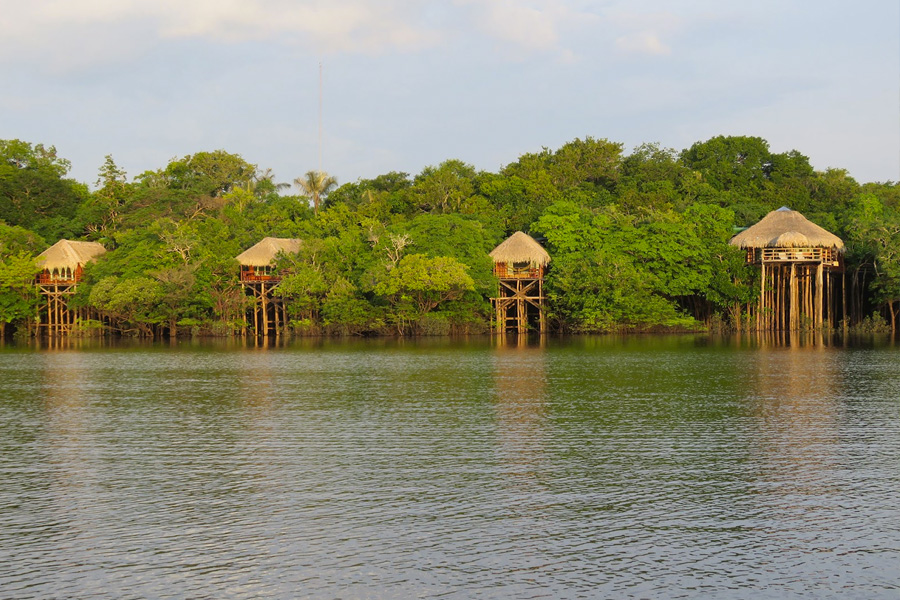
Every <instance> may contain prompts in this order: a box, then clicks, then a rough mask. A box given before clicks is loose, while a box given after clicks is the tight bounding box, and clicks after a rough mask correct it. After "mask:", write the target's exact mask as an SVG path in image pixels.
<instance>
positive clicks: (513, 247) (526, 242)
mask: <svg viewBox="0 0 900 600" xmlns="http://www.w3.org/2000/svg"><path fill="white" fill-rule="evenodd" d="M491 258H492V259H494V264H498V263H506V264H510V265H513V264H522V263H528V264H529V265H531V266H532V267H534V268H538V267H545V266H547V264H548V263H549V262H550V255H549V254H547V251H546V250H544V248H543V247H542V246H541V245H540V244H538V243H537V242H536V241H535V240H534V238H533V237H531V236H530V235H528V234H527V233H523V232H521V231H517V232H515V233H514V234H512V235H511V236H509V237H508V238H506V240H505V241H504V242H503V243H502V244H500V245H499V246H497V247H496V248H494V249H493V250H492V251H491Z"/></svg>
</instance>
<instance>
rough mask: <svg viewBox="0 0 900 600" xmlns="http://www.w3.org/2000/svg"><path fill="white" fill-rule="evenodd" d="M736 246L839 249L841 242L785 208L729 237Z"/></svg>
mask: <svg viewBox="0 0 900 600" xmlns="http://www.w3.org/2000/svg"><path fill="white" fill-rule="evenodd" d="M730 243H731V245H732V246H738V247H740V248H798V247H804V248H834V249H835V250H838V251H843V249H844V242H843V241H841V238H839V237H838V236H836V235H834V234H833V233H831V232H829V231H826V230H825V229H823V228H821V227H819V226H818V225H816V224H815V223H812V222H810V221H809V220H808V219H807V218H806V217H804V216H803V215H801V214H800V213H798V212H797V211H795V210H791V209H789V208H784V207H782V208H779V209H778V210H773V211H772V212H770V213H769V214H767V215H766V216H765V217H763V218H762V220H760V222H759V223H757V224H756V225H754V226H753V227H749V228H748V229H746V230H745V231H742V232H741V233H739V234H737V235H736V236H734V237H733V238H731V242H730Z"/></svg>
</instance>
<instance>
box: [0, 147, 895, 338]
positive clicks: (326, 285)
mask: <svg viewBox="0 0 900 600" xmlns="http://www.w3.org/2000/svg"><path fill="white" fill-rule="evenodd" d="M70 166H71V165H70V163H69V162H68V161H67V160H66V159H64V158H62V157H59V156H58V155H57V153H56V150H55V148H53V147H52V146H44V145H42V144H32V143H29V142H24V141H20V140H0V338H3V337H8V336H10V335H12V334H15V335H17V336H21V337H30V336H34V335H37V334H38V332H39V327H38V321H37V316H38V314H39V311H40V309H41V297H40V294H39V293H38V289H37V286H36V285H35V277H36V276H37V274H38V273H39V272H40V270H41V269H40V267H39V266H38V265H37V262H36V260H35V258H36V256H37V255H38V254H39V253H40V252H42V251H44V250H46V249H47V248H48V247H49V246H51V245H52V244H54V243H55V242H56V241H57V240H60V239H70V240H79V241H89V242H97V243H99V244H102V245H103V247H104V248H105V249H106V253H105V254H103V255H102V256H99V257H98V258H97V259H96V260H95V261H93V262H91V263H89V264H87V265H85V268H84V272H83V273H80V274H79V275H80V280H79V283H78V285H77V288H76V289H75V291H74V294H73V295H72V296H71V297H69V298H67V301H68V302H69V306H70V307H71V308H72V309H73V310H77V311H79V312H80V313H81V314H83V315H85V316H87V317H89V318H84V319H82V320H80V321H79V322H78V323H77V325H76V327H75V329H74V331H73V333H72V334H70V335H76V336H78V335H80V336H94V335H116V336H136V337H146V338H164V337H178V336H195V337H196V336H221V337H226V336H241V335H244V336H252V335H254V333H255V332H253V331H252V329H248V319H247V313H248V304H249V302H250V301H251V298H249V297H248V296H247V295H246V293H245V290H244V289H243V288H242V286H241V284H240V281H239V265H238V263H237V261H236V260H235V257H236V256H238V255H239V254H240V253H242V252H244V251H245V250H247V249H248V248H250V247H251V246H253V245H254V244H256V243H257V242H259V241H260V240H261V239H263V238H265V237H270V236H271V237H278V238H291V239H298V240H300V241H301V243H300V245H299V251H298V252H297V253H296V254H294V253H288V254H284V253H282V254H280V255H279V256H278V258H277V260H276V263H275V264H274V265H273V269H274V271H273V272H274V273H277V274H278V276H279V278H280V280H281V281H280V284H279V285H278V286H277V288H276V289H275V291H274V292H273V293H274V294H276V295H277V296H278V299H279V301H280V302H281V303H282V304H283V306H284V311H285V323H283V331H282V333H283V334H284V335H289V336H398V335H399V336H406V335H417V336H427V335H449V334H480V333H486V332H488V331H489V329H490V319H491V305H490V301H489V298H490V297H492V296H494V295H495V293H496V289H497V285H498V284H497V279H496V278H495V276H494V274H493V271H492V266H493V265H492V261H491V259H490V257H489V252H490V251H491V250H492V249H493V248H495V247H496V246H497V245H498V244H499V243H500V242H501V241H503V240H504V239H506V238H507V237H508V236H509V235H510V234H512V233H514V232H516V231H524V232H526V233H528V234H530V235H531V236H533V237H534V238H536V239H538V241H540V243H541V244H542V245H543V246H544V248H545V249H546V250H547V251H548V252H549V254H550V256H551V257H552V263H551V265H550V268H549V270H548V273H547V276H546V280H545V284H544V285H545V287H544V290H545V291H544V293H545V296H546V302H547V304H546V306H547V323H548V326H549V329H550V331H552V332H556V333H564V334H569V333H608V332H618V333H625V332H655V333H663V332H679V331H684V332H692V331H706V332H717V331H735V330H737V331H740V330H747V329H751V328H752V327H751V324H750V323H749V319H748V318H747V315H749V310H750V307H751V306H753V305H754V303H755V302H756V301H757V299H758V296H759V293H760V292H759V287H760V274H759V269H758V268H756V267H754V266H753V265H748V264H746V255H745V252H744V251H742V250H740V249H738V248H735V247H733V246H730V245H729V243H728V242H729V240H730V239H731V238H732V236H733V235H734V234H735V233H736V232H738V231H740V230H742V229H743V228H746V227H748V226H751V225H753V224H754V223H756V222H757V221H759V220H760V219H761V218H762V217H763V216H764V215H766V214H767V213H768V212H770V211H772V210H775V209H778V208H780V207H782V206H787V207H790V208H791V209H794V210H797V211H800V212H802V213H803V214H804V215H805V216H806V217H807V218H808V219H809V220H810V221H812V222H813V223H815V224H817V225H819V226H821V227H824V228H825V229H827V230H828V231H830V232H833V233H834V234H835V235H837V236H838V237H840V238H841V239H842V240H843V241H844V243H845V244H846V249H845V252H844V255H843V261H844V265H845V269H846V270H845V277H846V280H845V281H846V284H845V292H846V305H845V306H846V319H845V320H844V321H842V322H839V323H825V325H824V327H825V328H835V327H839V328H847V329H851V330H854V331H867V332H874V331H891V332H895V331H896V329H897V315H898V313H900V252H898V251H897V249H900V184H898V183H895V182H882V183H858V182H857V181H855V180H854V179H853V178H852V177H851V176H850V175H849V174H848V173H847V171H845V170H843V169H837V168H831V169H827V170H825V171H816V170H814V169H813V168H812V166H811V165H810V163H809V160H808V158H807V157H806V156H804V155H802V154H801V153H800V152H798V151H796V150H791V151H789V152H785V153H773V152H771V151H770V149H769V145H768V143H767V142H766V141H765V140H763V139H761V138H758V137H747V136H718V137H714V138H711V139H709V140H707V141H704V142H697V143H695V144H693V145H692V146H691V147H690V148H687V149H684V150H681V151H676V150H673V149H668V148H663V147H661V146H659V145H657V144H644V145H641V146H639V147H637V148H636V149H634V151H632V152H631V153H630V154H625V152H624V147H623V145H622V144H620V143H617V142H612V141H609V140H605V139H595V138H591V137H586V138H584V139H575V140H573V141H571V142H568V143H566V144H564V145H563V146H561V147H560V148H558V149H555V150H551V149H546V148H545V149H543V150H542V151H540V152H536V153H526V154H523V155H521V156H520V157H519V159H518V160H517V161H515V162H513V163H511V164H509V165H506V166H504V167H502V168H501V169H499V170H498V171H497V172H488V171H478V170H476V169H475V168H474V167H472V166H471V165H468V164H466V163H464V162H462V161H460V160H447V161H444V162H442V163H440V164H439V165H436V166H429V167H426V168H424V169H423V170H422V172H421V173H419V174H417V175H409V174H407V173H400V172H389V173H385V174H383V175H379V176H377V177H374V178H372V179H358V180H356V181H354V182H351V183H344V184H343V185H338V182H337V180H335V178H334V177H331V176H329V175H327V174H324V173H318V172H313V171H311V172H308V173H306V174H305V175H304V176H303V177H298V178H297V179H295V180H294V186H293V187H292V186H291V185H290V184H286V183H279V182H278V181H277V180H276V177H275V174H273V173H272V172H271V170H270V169H264V168H261V167H259V166H258V165H255V164H252V163H249V162H247V161H246V160H245V159H244V158H242V157H241V156H240V155H237V154H232V153H229V152H226V151H224V150H216V151H211V152H198V153H196V154H193V155H188V156H185V157H183V158H178V159H173V160H171V161H170V162H169V163H168V164H167V165H166V166H164V167H161V168H159V169H157V170H150V171H145V172H144V173H141V174H139V175H137V176H135V177H132V178H129V177H128V176H127V174H126V173H125V172H124V171H122V170H121V169H120V168H119V167H118V166H117V165H116V163H115V161H114V160H113V158H112V157H111V156H107V157H106V161H105V162H104V164H103V165H102V166H101V167H100V169H99V173H98V179H97V181H96V182H95V188H94V189H93V190H92V189H90V188H89V187H88V186H87V185H85V184H83V183H79V182H76V181H74V180H72V179H69V178H68V177H67V175H68V173H69V169H70ZM300 170H301V169H299V168H298V172H299V171H300ZM293 192H296V193H293ZM801 328H804V329H812V328H813V325H812V324H809V323H807V324H801Z"/></svg>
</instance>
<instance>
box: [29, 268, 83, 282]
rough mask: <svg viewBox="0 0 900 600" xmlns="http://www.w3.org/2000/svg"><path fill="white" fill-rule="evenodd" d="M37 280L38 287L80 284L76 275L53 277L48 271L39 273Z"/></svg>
mask: <svg viewBox="0 0 900 600" xmlns="http://www.w3.org/2000/svg"><path fill="white" fill-rule="evenodd" d="M35 280H36V281H37V283H38V285H73V284H76V283H78V278H77V277H76V276H75V275H71V276H67V275H59V274H57V275H51V274H50V273H47V272H46V271H44V272H43V273H39V274H38V276H37V277H35Z"/></svg>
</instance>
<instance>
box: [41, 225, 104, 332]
mask: <svg viewBox="0 0 900 600" xmlns="http://www.w3.org/2000/svg"><path fill="white" fill-rule="evenodd" d="M105 252H106V248H104V247H103V245H102V244H99V243H97V242H75V241H72V240H59V241H58V242H56V243H55V244H53V245H52V246H50V247H49V248H47V249H46V250H44V251H43V252H41V253H40V254H39V255H38V257H37V261H38V264H39V265H40V266H41V267H43V271H41V272H40V273H39V274H38V276H37V278H36V281H35V283H36V284H37V286H38V290H39V291H40V294H41V307H40V311H39V313H38V319H39V321H38V330H39V332H40V333H42V334H47V335H49V336H51V337H55V336H61V335H67V334H69V333H71V332H72V329H73V328H74V326H75V324H76V323H77V321H78V320H79V319H80V318H82V317H84V316H85V315H83V314H79V313H78V312H77V311H75V310H73V309H72V308H71V307H70V306H69V300H70V299H71V297H72V296H73V295H74V294H75V291H76V289H77V286H78V282H79V281H80V280H81V276H82V274H83V273H84V265H86V264H87V263H89V262H91V261H93V260H95V259H96V258H97V257H98V256H100V255H101V254H104V253H105Z"/></svg>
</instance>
